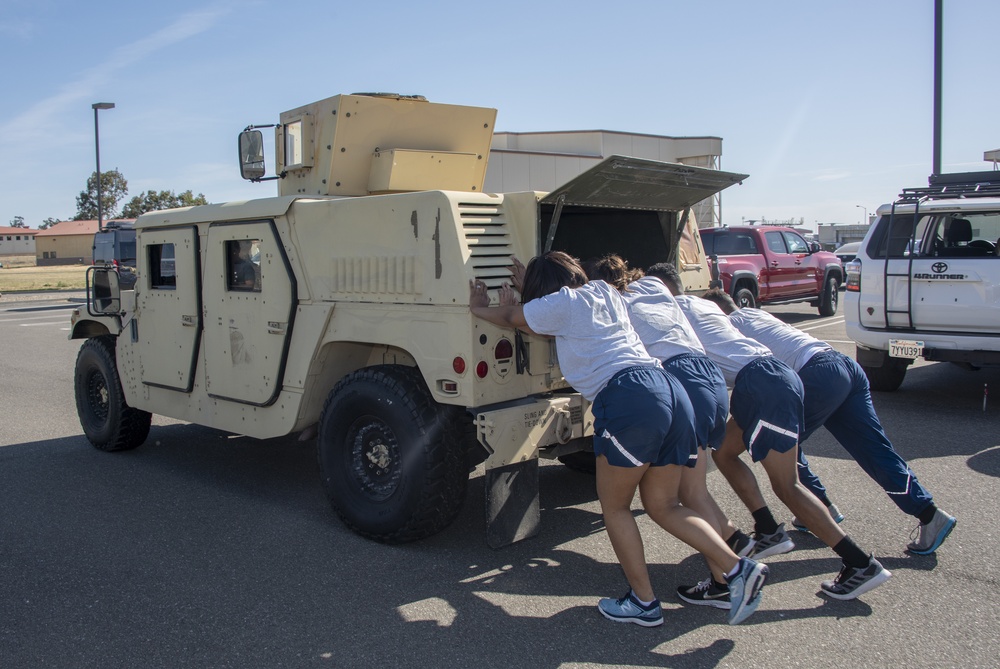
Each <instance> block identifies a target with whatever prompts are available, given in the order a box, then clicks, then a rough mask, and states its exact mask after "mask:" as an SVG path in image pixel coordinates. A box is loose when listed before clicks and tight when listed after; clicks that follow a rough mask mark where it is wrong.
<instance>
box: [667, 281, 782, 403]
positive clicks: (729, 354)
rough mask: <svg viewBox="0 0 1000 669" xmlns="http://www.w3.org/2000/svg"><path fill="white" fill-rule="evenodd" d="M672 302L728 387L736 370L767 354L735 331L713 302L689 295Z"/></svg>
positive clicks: (766, 349) (757, 344)
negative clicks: (678, 308)
mask: <svg viewBox="0 0 1000 669" xmlns="http://www.w3.org/2000/svg"><path fill="white" fill-rule="evenodd" d="M674 299H675V300H677V304H679V305H680V307H681V311H683V312H684V315H685V316H687V319H688V322H689V323H690V324H691V327H693V328H694V331H695V333H696V334H697V335H698V339H699V340H700V341H701V343H702V346H704V347H705V353H706V354H707V355H708V357H709V358H710V359H711V360H712V362H714V363H715V364H716V365H718V366H719V369H721V370H722V375H723V376H724V377H726V385H727V386H729V387H730V388H731V387H732V386H733V384H734V383H736V375H737V374H739V373H740V370H742V369H743V368H744V367H746V366H747V365H749V364H750V363H751V362H753V361H754V360H757V359H759V358H761V357H763V356H765V355H771V351H770V349H768V348H767V347H766V346H764V345H763V344H761V343H759V342H756V341H754V340H753V339H750V338H749V337H746V336H744V335H743V333H741V332H740V331H739V330H737V329H736V327H735V326H734V325H733V324H732V323H730V322H729V318H727V317H726V314H724V313H723V312H722V309H720V308H719V306H718V305H717V304H715V303H714V302H709V301H708V300H703V299H702V298H700V297H694V296H693V295H678V296H676V297H675V298H674Z"/></svg>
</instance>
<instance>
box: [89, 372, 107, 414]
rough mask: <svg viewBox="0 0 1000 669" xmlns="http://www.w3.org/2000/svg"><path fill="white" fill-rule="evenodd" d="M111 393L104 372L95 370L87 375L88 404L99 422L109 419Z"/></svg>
mask: <svg viewBox="0 0 1000 669" xmlns="http://www.w3.org/2000/svg"><path fill="white" fill-rule="evenodd" d="M109 395H110V393H109V392H108V383H107V380H106V379H105V378H104V375H103V374H101V373H100V372H99V371H96V370H95V371H92V372H91V373H90V374H89V375H87V405H88V406H89V407H90V412H91V413H92V414H93V416H94V418H96V419H97V422H100V423H103V422H104V421H106V420H107V419H108V411H109V407H110V402H109V401H108V399H109Z"/></svg>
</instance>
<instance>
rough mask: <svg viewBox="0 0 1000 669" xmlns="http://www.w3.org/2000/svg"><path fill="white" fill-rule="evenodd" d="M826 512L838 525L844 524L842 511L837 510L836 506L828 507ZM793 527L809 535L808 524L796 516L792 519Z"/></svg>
mask: <svg viewBox="0 0 1000 669" xmlns="http://www.w3.org/2000/svg"><path fill="white" fill-rule="evenodd" d="M826 510H827V511H828V512H829V513H830V517H831V518H833V522H835V523H837V524H838V525H840V524H841V523H842V522H844V514H842V513H841V512H840V509H838V508H837V505H836V504H831V505H830V506H828V507H826ZM792 527H794V528H795V529H797V530H798V531H799V532H805V533H806V534H808V533H809V528H808V527H806V524H805V523H803V522H802V521H801V520H799V519H798V518H796V517H794V516H793V517H792Z"/></svg>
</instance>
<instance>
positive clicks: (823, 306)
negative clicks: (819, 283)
mask: <svg viewBox="0 0 1000 669" xmlns="http://www.w3.org/2000/svg"><path fill="white" fill-rule="evenodd" d="M839 301H840V282H839V281H837V277H835V276H828V277H826V283H824V284H823V294H822V295H820V296H819V315H820V316H833V315H835V314H836V313H837V305H838V303H839Z"/></svg>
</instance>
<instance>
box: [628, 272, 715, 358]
mask: <svg viewBox="0 0 1000 669" xmlns="http://www.w3.org/2000/svg"><path fill="white" fill-rule="evenodd" d="M622 297H624V298H625V304H626V306H627V307H628V315H629V318H630V319H631V320H632V327H633V328H634V329H635V331H636V333H637V334H638V335H639V339H641V340H642V344H643V346H645V347H646V350H647V351H649V354H650V355H651V356H653V357H654V358H657V359H659V360H669V359H670V358H672V357H674V356H675V355H681V354H682V353H700V354H702V355H704V354H705V347H704V346H702V345H701V342H700V341H698V335H697V334H695V331H694V329H693V328H692V327H691V324H690V323H688V321H687V318H686V317H685V316H684V312H682V311H681V308H680V307H679V306H677V302H676V301H675V300H674V296H673V295H672V294H671V293H670V291H669V290H667V287H666V286H665V285H664V284H663V282H662V281H660V280H659V279H657V278H656V277H652V276H647V277H643V278H641V279H639V280H638V281H635V282H633V283H631V284H629V287H628V290H627V291H626V292H625V293H623V294H622Z"/></svg>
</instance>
